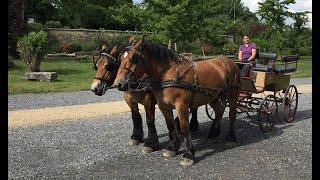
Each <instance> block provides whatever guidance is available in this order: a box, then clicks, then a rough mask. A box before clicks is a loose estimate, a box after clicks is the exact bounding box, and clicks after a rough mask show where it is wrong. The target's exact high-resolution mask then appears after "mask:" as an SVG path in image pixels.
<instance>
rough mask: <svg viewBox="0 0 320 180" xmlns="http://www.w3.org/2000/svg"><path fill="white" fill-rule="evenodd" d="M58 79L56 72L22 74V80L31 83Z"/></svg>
mask: <svg viewBox="0 0 320 180" xmlns="http://www.w3.org/2000/svg"><path fill="white" fill-rule="evenodd" d="M57 77H58V74H57V73H56V72H28V73H25V74H24V77H23V79H26V80H33V81H54V80H56V79H57Z"/></svg>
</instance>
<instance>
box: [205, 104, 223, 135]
mask: <svg viewBox="0 0 320 180" xmlns="http://www.w3.org/2000/svg"><path fill="white" fill-rule="evenodd" d="M209 104H210V106H211V107H212V108H213V109H214V113H215V119H214V122H213V123H212V125H211V128H210V132H209V136H208V138H209V139H212V140H213V141H216V139H217V137H218V136H219V135H220V124H221V119H222V116H223V113H224V110H225V107H224V106H222V105H221V103H220V102H219V101H217V102H214V103H213V102H211V103H209Z"/></svg>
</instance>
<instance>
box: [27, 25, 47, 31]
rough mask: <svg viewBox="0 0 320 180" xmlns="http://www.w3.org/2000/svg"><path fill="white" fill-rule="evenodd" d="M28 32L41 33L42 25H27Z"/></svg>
mask: <svg viewBox="0 0 320 180" xmlns="http://www.w3.org/2000/svg"><path fill="white" fill-rule="evenodd" d="M27 28H28V32H33V31H34V32H39V31H43V28H44V27H43V25H42V24H41V23H29V24H27Z"/></svg>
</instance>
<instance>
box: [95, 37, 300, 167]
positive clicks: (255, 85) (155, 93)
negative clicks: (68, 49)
mask: <svg viewBox="0 0 320 180" xmlns="http://www.w3.org/2000/svg"><path fill="white" fill-rule="evenodd" d="M116 49H118V47H117V46H115V47H113V49H112V50H111V51H110V54H108V53H107V52H103V53H101V56H100V60H99V61H98V62H97V64H96V63H95V62H94V67H95V69H96V70H97V72H96V76H95V78H94V82H93V83H92V85H91V89H92V91H93V92H94V93H95V94H97V95H103V94H104V92H105V90H106V89H108V88H113V87H117V88H118V89H119V90H121V91H125V96H124V98H125V100H126V102H127V104H128V105H129V106H130V108H131V113H132V120H133V125H134V130H133V134H132V136H131V140H132V141H133V142H135V143H131V144H139V143H140V142H141V140H142V138H143V131H142V128H141V127H142V121H141V116H140V114H139V109H138V103H141V104H143V105H144V108H145V110H146V119H147V125H148V138H147V140H146V142H145V147H144V149H143V152H146V153H150V152H153V151H156V150H157V149H158V146H159V141H158V136H157V132H156V128H155V124H154V121H155V118H154V110H155V104H158V107H159V109H160V110H161V112H162V114H163V115H164V118H165V120H166V124H167V127H168V130H169V145H168V147H167V148H166V150H165V152H164V153H163V156H164V157H167V158H168V157H173V156H175V155H176V154H177V151H178V150H179V148H180V140H179V137H178V133H177V123H176V122H175V121H174V118H173V113H172V111H173V109H175V110H176V112H177V115H178V118H179V127H180V132H181V136H182V137H183V138H184V140H185V142H186V143H185V145H186V147H185V153H184V155H183V159H182V161H181V165H191V164H193V163H194V157H195V152H194V148H193V145H192V141H191V134H190V130H191V128H190V127H191V125H192V124H191V122H190V125H189V113H188V112H189V110H191V111H192V112H193V111H194V110H196V109H197V108H198V107H199V106H202V105H206V113H207V115H208V117H209V118H210V119H212V120H213V123H212V125H211V128H210V131H209V138H213V139H214V138H217V137H218V136H219V134H220V122H221V118H222V116H223V113H224V110H225V107H226V106H228V107H229V109H230V111H229V119H230V121H229V122H230V126H229V131H228V134H227V136H226V140H227V141H228V142H230V143H235V142H236V136H235V120H236V115H237V114H239V113H247V115H249V112H257V113H258V121H259V126H260V128H261V130H262V131H263V132H266V131H270V130H271V129H272V128H273V127H274V124H275V122H276V119H277V115H278V109H279V106H280V104H281V105H282V109H283V113H282V115H283V117H284V120H285V121H286V122H291V121H293V120H294V117H295V113H296V110H297V105H298V92H297V88H296V87H295V86H294V85H289V83H290V74H291V73H293V72H295V71H296V69H297V61H298V60H299V56H287V57H284V58H282V64H283V65H284V67H283V68H281V67H279V65H280V64H277V65H276V59H277V56H276V54H268V53H259V58H260V59H268V60H269V62H270V63H269V64H271V65H270V66H263V65H257V67H254V68H253V67H251V70H250V71H249V74H248V76H247V77H241V76H240V71H239V68H238V67H240V68H241V67H242V66H243V65H244V63H241V62H236V63H234V62H233V61H232V60H230V58H227V57H225V56H221V57H216V58H209V59H207V60H204V61H201V62H194V61H197V60H194V59H193V58H192V55H190V54H187V55H186V56H189V57H190V58H183V57H182V56H178V55H177V54H176V53H175V52H173V51H171V50H169V49H167V48H166V47H163V46H161V45H158V44H155V43H152V42H144V40H143V39H140V40H139V41H137V42H134V43H133V44H131V45H129V46H127V47H125V48H124V49H123V50H121V49H120V48H119V50H116ZM115 57H118V59H117V58H115ZM290 64H293V65H295V66H294V67H290ZM237 66H238V67H237ZM145 75H147V76H145ZM208 75H210V76H208ZM241 79H242V80H241ZM239 91H240V96H239ZM268 91H269V92H272V94H268V95H266V97H257V95H258V94H259V93H263V94H265V93H267V92H268ZM139 93H140V94H139ZM126 95H127V96H126ZM278 104H279V105H278ZM213 112H214V113H215V117H214V118H213V116H212V115H213ZM193 114H195V115H196V111H195V113H193ZM192 119H193V118H192ZM191 121H192V120H191ZM196 121H197V120H196ZM130 142H131V141H130Z"/></svg>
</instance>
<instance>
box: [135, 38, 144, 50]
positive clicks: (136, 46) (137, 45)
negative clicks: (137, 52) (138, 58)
mask: <svg viewBox="0 0 320 180" xmlns="http://www.w3.org/2000/svg"><path fill="white" fill-rule="evenodd" d="M143 42H144V40H143V39H140V40H139V41H138V42H137V43H136V44H135V45H134V46H133V48H134V49H138V48H139V47H140V46H141V45H142V44H143Z"/></svg>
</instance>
